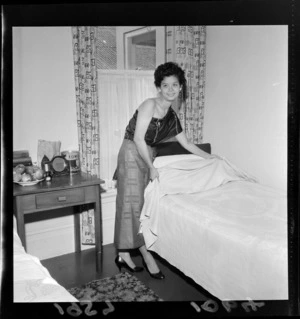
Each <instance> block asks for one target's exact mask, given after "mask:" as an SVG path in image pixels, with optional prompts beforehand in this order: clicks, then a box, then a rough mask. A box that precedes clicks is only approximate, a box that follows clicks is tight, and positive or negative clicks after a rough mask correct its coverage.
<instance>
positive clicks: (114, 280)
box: [68, 272, 163, 302]
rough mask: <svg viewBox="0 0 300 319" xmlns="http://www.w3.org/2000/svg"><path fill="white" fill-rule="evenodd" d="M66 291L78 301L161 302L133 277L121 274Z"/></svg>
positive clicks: (125, 273)
mask: <svg viewBox="0 0 300 319" xmlns="http://www.w3.org/2000/svg"><path fill="white" fill-rule="evenodd" d="M68 291H69V292H70V293H71V294H72V295H73V296H74V297H75V298H77V299H78V300H79V301H91V302H94V301H102V302H107V301H110V302H118V301H163V300H162V299H161V298H159V297H158V296H157V295H156V294H155V293H154V292H153V291H152V290H151V289H150V288H148V287H146V286H145V285H144V284H143V283H142V282H141V281H139V280H138V279H137V278H136V277H135V276H133V275H131V274H129V273H127V272H122V273H119V274H117V275H115V276H113V277H109V278H104V279H99V280H93V281H91V282H89V283H87V284H85V285H82V286H81V287H76V288H71V289H68Z"/></svg>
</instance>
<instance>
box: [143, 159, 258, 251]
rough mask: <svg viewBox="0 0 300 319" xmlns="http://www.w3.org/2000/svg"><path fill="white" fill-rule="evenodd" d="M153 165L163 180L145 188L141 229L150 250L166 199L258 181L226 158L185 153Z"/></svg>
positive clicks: (151, 183)
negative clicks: (236, 183) (243, 181)
mask: <svg viewBox="0 0 300 319" xmlns="http://www.w3.org/2000/svg"><path fill="white" fill-rule="evenodd" d="M153 164H154V166H155V167H156V168H157V169H158V172H159V180H157V179H155V180H154V181H153V182H150V183H149V185H148V186H147V187H146V189H145V194H144V199H145V202H144V206H143V209H142V212H141V217H140V222H141V225H140V230H139V232H140V233H143V236H144V239H145V244H146V247H147V248H148V249H149V248H150V247H151V246H152V245H153V244H154V242H155V241H156V239H157V236H159V234H158V233H157V229H158V223H159V203H160V199H161V198H162V197H163V196H166V195H171V194H192V193H197V192H204V191H207V190H210V189H213V188H216V187H219V186H221V185H224V184H225V183H228V182H231V181H238V180H245V181H249V182H257V180H256V179H255V178H254V177H252V176H250V175H249V174H247V173H246V172H245V171H243V170H241V169H239V168H237V167H236V166H234V165H233V164H232V163H230V162H229V161H228V160H227V159H225V158H223V159H219V158H213V159H203V158H201V157H199V156H196V155H193V154H185V155H175V156H174V155H173V156H165V157H164V158H157V159H156V160H155V161H154V163H153Z"/></svg>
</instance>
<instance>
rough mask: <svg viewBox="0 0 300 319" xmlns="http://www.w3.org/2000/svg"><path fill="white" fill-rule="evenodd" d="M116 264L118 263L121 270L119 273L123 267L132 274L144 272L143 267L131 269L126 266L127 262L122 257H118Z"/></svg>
mask: <svg viewBox="0 0 300 319" xmlns="http://www.w3.org/2000/svg"><path fill="white" fill-rule="evenodd" d="M115 263H116V265H117V267H118V268H119V271H121V269H122V267H124V268H126V269H128V270H129V271H131V272H141V271H143V270H144V268H143V267H139V266H135V267H134V268H131V267H130V266H128V265H127V264H126V261H125V260H123V259H122V258H121V257H120V256H117V257H116V259H115Z"/></svg>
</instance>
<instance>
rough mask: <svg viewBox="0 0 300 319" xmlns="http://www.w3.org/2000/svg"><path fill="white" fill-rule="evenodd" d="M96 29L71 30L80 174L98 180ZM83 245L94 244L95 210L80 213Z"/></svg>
mask: <svg viewBox="0 0 300 319" xmlns="http://www.w3.org/2000/svg"><path fill="white" fill-rule="evenodd" d="M95 32H96V28H95V27H72V44H73V59H74V74H75V92H76V112H77V127H78V141H79V152H80V163H81V169H82V171H84V172H86V173H89V174H91V175H97V176H98V177H99V172H100V163H99V149H100V145H99V144H100V143H99V116H98V96H97V68H96V59H95V54H96V39H95V34H96V33H95ZM82 243H83V244H94V243H95V231H94V210H93V209H91V208H90V207H88V206H86V207H85V208H84V211H83V212H82Z"/></svg>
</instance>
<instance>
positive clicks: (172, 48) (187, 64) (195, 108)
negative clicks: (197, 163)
mask: <svg viewBox="0 0 300 319" xmlns="http://www.w3.org/2000/svg"><path fill="white" fill-rule="evenodd" d="M166 60H167V61H174V62H177V63H178V64H179V65H180V66H181V67H182V68H183V70H185V74H186V78H187V86H188V88H187V92H188V98H187V100H186V102H185V103H182V104H181V105H179V106H178V110H177V112H178V116H179V118H180V121H181V124H182V126H183V128H184V131H185V133H186V135H187V138H188V139H189V140H190V141H191V142H194V143H202V138H203V135H202V134H203V132H202V131H203V119H204V97H205V65H206V27H205V26H167V27H166Z"/></svg>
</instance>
